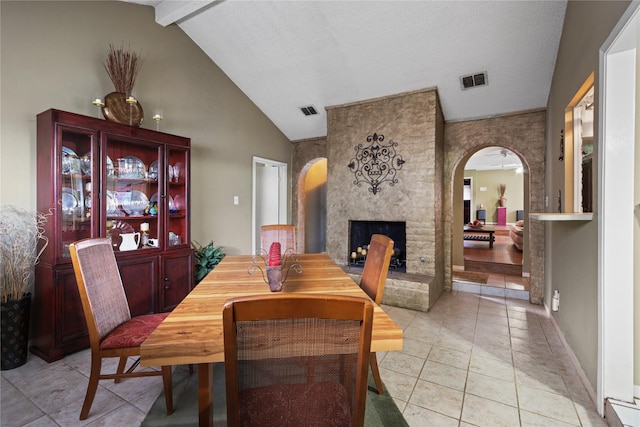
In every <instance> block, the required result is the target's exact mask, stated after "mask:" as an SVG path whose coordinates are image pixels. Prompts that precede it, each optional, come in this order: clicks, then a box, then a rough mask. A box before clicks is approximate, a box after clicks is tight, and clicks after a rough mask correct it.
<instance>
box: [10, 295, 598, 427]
mask: <svg viewBox="0 0 640 427" xmlns="http://www.w3.org/2000/svg"><path fill="white" fill-rule="evenodd" d="M384 308H385V310H386V311H387V312H388V313H389V315H390V316H391V317H392V318H393V319H394V320H395V322H396V323H397V324H398V325H400V326H401V327H402V328H403V330H404V349H403V351H399V352H388V353H381V354H379V355H378V357H379V364H380V370H381V375H382V380H383V382H384V383H385V385H386V387H387V392H389V393H390V394H391V395H392V396H393V398H394V400H395V401H396V403H397V405H398V407H399V408H400V409H401V410H402V411H403V414H404V417H405V419H406V420H407V422H408V423H409V425H411V426H427V425H428V426H436V427H447V426H457V427H470V426H490V427H497V426H506V427H512V426H606V423H605V422H604V421H603V420H602V419H601V418H600V417H599V416H598V414H597V413H596V410H595V406H594V405H593V403H592V402H591V401H590V399H589V396H588V394H587V391H586V389H585V388H584V386H583V385H582V383H581V381H580V377H579V376H578V373H577V371H576V369H575V367H574V366H573V365H572V363H571V361H570V358H569V357H568V355H567V354H566V351H565V349H564V347H563V345H562V342H561V339H560V337H559V336H558V335H557V333H556V331H555V329H554V327H553V325H552V323H551V321H550V320H549V318H548V317H547V316H546V314H545V312H544V310H543V308H542V307H540V306H534V305H530V304H529V303H528V302H527V301H525V300H518V299H508V298H505V297H496V296H491V295H482V294H474V293H469V292H456V291H454V292H447V293H445V294H444V295H443V296H442V297H441V298H440V300H439V301H438V302H437V303H436V305H435V306H434V308H433V309H432V310H431V311H430V312H429V313H422V312H416V311H411V310H407V309H403V308H397V307H389V306H386V307H384ZM88 366H89V353H88V352H87V351H82V352H79V353H76V354H73V355H69V356H67V357H65V358H64V359H63V360H61V361H58V362H55V363H51V364H47V363H46V362H44V361H42V360H40V359H39V358H37V357H35V356H33V355H30V356H29V360H28V362H27V364H26V365H24V366H22V367H19V368H16V369H13V370H10V371H3V372H2V379H1V381H2V382H1V389H2V397H1V400H0V404H1V416H0V424H1V425H2V426H7V427H13V426H80V425H88V426H136V425H139V424H140V422H141V421H142V420H143V419H144V417H145V414H146V412H147V411H148V410H149V408H150V407H151V405H152V404H153V402H154V401H155V399H156V398H157V397H158V395H159V394H160V392H161V390H162V383H161V380H160V378H159V377H151V378H143V379H140V378H138V379H133V380H127V381H123V382H122V383H120V384H114V383H113V382H109V381H103V382H101V385H100V387H99V390H98V393H97V396H96V400H95V402H94V404H93V407H92V409H91V413H90V417H89V419H88V420H86V421H84V422H80V421H78V414H79V413H80V407H81V405H82V399H83V398H84V392H85V390H86V385H87V377H88Z"/></svg>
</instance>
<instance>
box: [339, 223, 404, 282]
mask: <svg viewBox="0 0 640 427" xmlns="http://www.w3.org/2000/svg"><path fill="white" fill-rule="evenodd" d="M406 229H407V226H406V223H405V222H403V221H402V222H401V221H349V254H348V258H349V264H350V265H353V266H363V265H364V261H365V260H366V250H367V247H368V245H369V242H370V241H371V236H372V235H374V234H383V235H385V236H387V237H389V238H391V239H392V240H393V256H392V257H391V263H390V269H393V270H397V271H406V261H407V235H406ZM363 251H364V254H363Z"/></svg>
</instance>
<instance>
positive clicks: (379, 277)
mask: <svg viewBox="0 0 640 427" xmlns="http://www.w3.org/2000/svg"><path fill="white" fill-rule="evenodd" d="M392 255H393V240H391V239H390V238H389V237H387V236H384V235H382V234H374V235H372V236H371V242H370V243H369V246H368V247H367V258H366V260H365V262H364V268H363V270H362V279H361V280H360V287H361V288H362V290H364V291H365V293H366V294H367V295H369V298H371V299H372V300H373V301H374V302H375V303H376V304H378V305H380V304H381V303H382V294H384V286H385V284H386V283H387V273H388V272H389V263H390V262H391V256H392ZM369 363H370V365H371V372H372V374H373V380H374V381H375V383H376V391H377V392H378V394H384V389H383V387H382V380H381V379H380V369H378V358H377V357H376V354H375V353H371V356H370V358H369Z"/></svg>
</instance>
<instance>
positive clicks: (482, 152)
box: [452, 146, 529, 277]
mask: <svg viewBox="0 0 640 427" xmlns="http://www.w3.org/2000/svg"><path fill="white" fill-rule="evenodd" d="M465 159H466V160H463V161H461V162H460V163H459V165H458V168H461V169H462V170H463V172H462V173H463V175H462V177H463V178H462V181H463V183H462V182H461V183H460V184H458V179H455V178H454V179H455V183H454V191H455V192H456V193H458V192H459V190H458V185H463V191H462V194H463V198H462V203H463V208H462V210H459V209H455V205H454V211H453V212H454V220H453V221H454V222H453V223H454V224H459V225H460V224H466V223H468V222H470V221H472V220H476V221H479V222H481V223H483V227H482V228H483V230H484V231H488V230H492V231H494V233H493V237H494V239H495V241H496V243H495V244H494V245H493V248H491V247H490V245H489V244H487V243H485V242H484V241H480V242H478V241H463V239H462V236H461V239H460V240H459V241H454V242H453V251H452V253H453V266H454V269H456V270H471V271H480V272H485V273H502V274H505V275H508V276H520V277H522V276H523V275H524V276H525V277H528V275H529V265H528V246H527V245H525V244H524V232H523V233H522V234H523V235H522V241H521V240H520V237H521V236H520V235H519V234H514V235H511V233H510V231H511V229H512V227H511V226H512V225H514V224H516V223H518V224H524V226H526V225H527V224H526V222H528V221H524V218H525V217H526V214H527V213H528V211H527V210H526V209H525V191H524V181H525V168H524V165H523V164H522V161H521V159H520V157H519V156H518V155H517V154H516V153H514V152H513V151H511V150H509V149H508V148H506V147H502V146H489V147H484V148H478V149H474V150H472V151H471V152H470V154H469V155H468V156H465ZM458 176H460V173H459V172H457V173H456V174H455V177H456V178H457V177H458ZM501 189H503V190H504V193H501V191H500V190H501ZM501 196H504V201H503V203H502V204H501V203H500V200H499V199H500V197H501ZM460 214H461V215H462V217H460ZM518 221H522V222H521V223H519V222H518ZM517 230H518V231H519V230H520V229H519V228H518V229H517ZM464 234H466V235H467V236H470V237H484V238H488V237H489V235H487V234H476V233H464ZM525 260H526V262H523V261H525ZM523 273H524V274H523Z"/></svg>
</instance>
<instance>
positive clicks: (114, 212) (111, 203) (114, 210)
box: [107, 190, 120, 216]
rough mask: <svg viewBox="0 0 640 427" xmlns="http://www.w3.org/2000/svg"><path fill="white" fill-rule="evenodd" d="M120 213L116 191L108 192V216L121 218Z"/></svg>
mask: <svg viewBox="0 0 640 427" xmlns="http://www.w3.org/2000/svg"><path fill="white" fill-rule="evenodd" d="M119 212H120V211H119V210H118V198H117V197H116V193H115V192H114V191H109V190H107V215H109V216H119V215H118V214H119Z"/></svg>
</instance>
